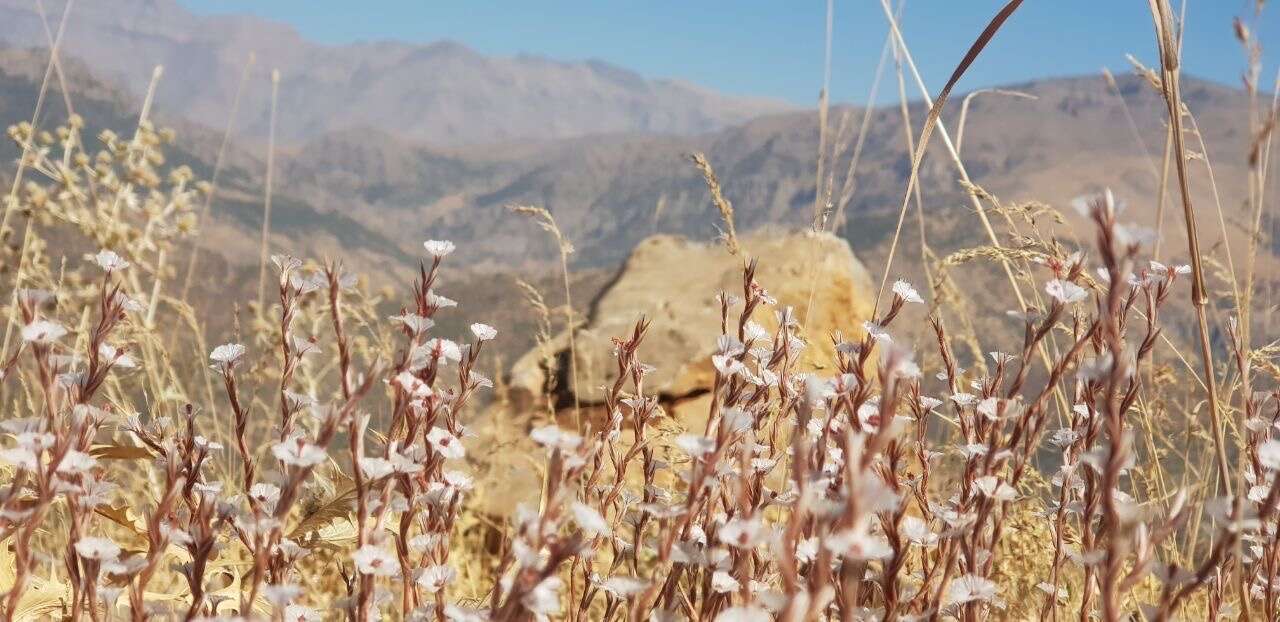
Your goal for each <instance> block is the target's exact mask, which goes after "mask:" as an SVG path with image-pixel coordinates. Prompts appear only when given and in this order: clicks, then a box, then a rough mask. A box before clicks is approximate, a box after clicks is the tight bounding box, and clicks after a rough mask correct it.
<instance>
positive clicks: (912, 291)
mask: <svg viewBox="0 0 1280 622" xmlns="http://www.w3.org/2000/svg"><path fill="white" fill-rule="evenodd" d="M893 293H894V294H896V295H897V296H898V297H899V298H901V299H902V301H903V302H910V303H914V304H922V303H924V299H923V298H921V297H920V292H917V291H916V288H914V287H912V286H911V284H910V283H908V282H906V281H904V280H902V279H898V280H897V281H894V282H893Z"/></svg>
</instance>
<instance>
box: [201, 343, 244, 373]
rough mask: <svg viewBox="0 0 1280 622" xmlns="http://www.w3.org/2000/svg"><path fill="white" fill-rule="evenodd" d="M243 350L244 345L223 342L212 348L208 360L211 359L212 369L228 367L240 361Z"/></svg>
mask: <svg viewBox="0 0 1280 622" xmlns="http://www.w3.org/2000/svg"><path fill="white" fill-rule="evenodd" d="M244 352H245V349H244V346H242V345H240V344H238V343H224V344H222V345H220V346H218V347H216V348H214V349H213V353H211V354H210V355H209V360H211V361H213V367H214V369H230V368H231V367H233V366H235V364H236V363H238V362H239V361H240V359H241V357H243V356H244Z"/></svg>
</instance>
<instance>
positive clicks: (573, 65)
mask: <svg viewBox="0 0 1280 622" xmlns="http://www.w3.org/2000/svg"><path fill="white" fill-rule="evenodd" d="M44 6H45V8H46V11H47V12H46V18H47V19H48V21H49V24H50V31H53V32H56V31H57V27H58V21H59V19H60V18H61V15H62V9H63V7H64V6H65V0H51V1H47V2H45V3H44ZM0 24H4V26H3V27H0V42H4V43H7V44H9V45H11V46H15V47H32V46H38V47H47V46H48V41H49V37H48V35H47V34H46V32H45V28H44V25H43V23H42V21H41V16H40V13H39V11H38V10H37V5H36V3H35V2H32V1H31V0H0ZM62 46H63V47H62V49H63V50H64V51H65V52H66V53H67V54H68V55H70V56H73V57H78V58H82V59H88V60H90V64H91V66H92V68H93V69H94V71H95V72H96V73H97V74H98V75H99V76H100V77H101V78H103V79H104V80H107V81H109V82H112V83H116V84H119V85H120V86H121V87H122V88H124V89H125V90H126V91H128V92H129V93H132V94H133V95H135V96H137V95H140V94H142V93H145V92H146V90H147V88H148V85H149V83H150V81H151V76H152V70H153V68H154V67H155V66H156V65H161V66H163V67H164V75H163V77H162V79H161V81H160V83H159V85H158V89H157V92H156V102H157V110H158V113H160V114H161V116H162V117H163V116H165V115H167V116H169V117H182V118H186V119H198V120H201V121H203V122H205V123H207V124H209V125H211V126H216V127H222V125H223V124H224V123H225V119H226V118H227V116H228V114H229V112H230V110H231V108H232V102H233V100H234V99H235V95H236V93H237V91H238V90H239V86H240V83H241V78H242V76H243V75H245V71H246V64H247V63H248V62H249V58H250V55H251V54H252V56H253V57H254V59H255V60H254V62H253V64H252V66H251V67H249V69H248V74H247V75H248V80H247V82H246V88H245V89H244V91H243V98H242V100H241V103H240V112H241V114H240V119H239V122H238V123H237V128H238V129H237V133H238V134H239V135H240V136H241V137H245V138H254V139H259V140H260V139H262V138H263V137H265V136H266V133H267V130H268V126H269V119H270V112H269V111H270V93H271V87H270V75H271V72H272V71H273V70H278V71H279V72H280V96H279V110H280V111H281V113H280V114H279V116H278V131H277V133H278V137H279V139H280V140H281V141H283V142H286V143H297V142H301V141H306V140H311V139H315V138H317V137H320V136H323V135H325V134H328V133H331V132H342V131H347V130H360V131H363V130H366V129H373V130H378V131H382V132H388V133H392V134H395V135H396V136H399V137H402V138H405V139H409V140H413V141H422V142H427V143H430V144H434V145H457V144H472V143H481V142H498V141H506V140H518V139H555V138H567V137H572V136H584V135H589V134H601V133H610V132H648V133H675V134H690V133H700V132H709V131H714V130H718V129H721V128H723V127H726V126H728V125H732V124H735V123H740V122H742V121H745V120H747V119H750V118H753V117H755V116H759V115H760V114H764V113H768V112H776V111H781V110H785V109H788V108H789V106H787V105H786V104H784V103H782V102H780V101H771V100H767V99H752V98H742V97H729V96H725V95H721V94H719V93H715V92H713V91H710V90H707V89H703V88H700V87H698V86H695V85H692V84H687V83H683V82H678V81H673V80H651V79H646V78H645V77H642V76H640V75H638V74H636V73H634V72H632V71H629V70H627V69H624V68H621V67H617V66H614V65H610V64H608V63H604V62H600V61H586V62H560V61H556V60H551V59H547V58H541V57H536V56H529V55H524V56H517V57H510V58H507V57H492V56H484V55H481V54H479V53H477V52H475V51H474V50H472V49H470V48H468V47H466V46H464V45H462V44H460V43H456V42H451V41H441V42H436V43H431V44H426V45H418V44H410V43H400V42H390V41H383V42H370V43H359V44H352V45H342V46H329V45H321V44H318V43H314V42H311V41H308V40H307V39H305V38H303V37H302V36H301V35H299V34H298V32H297V31H295V30H294V29H292V28H291V27H289V26H286V25H284V24H279V23H276V22H272V21H268V20H263V19H260V18H256V17H251V16H234V15H229V16H200V15H195V14H193V13H191V12H190V11H188V10H186V9H185V8H184V7H183V6H182V5H180V4H179V3H178V2H177V1H176V0H110V1H109V2H104V1H92V0H91V1H86V2H79V3H77V4H75V5H74V7H73V10H72V12H71V14H70V18H69V21H68V24H67V27H66V32H65V34H64V36H63V43H62Z"/></svg>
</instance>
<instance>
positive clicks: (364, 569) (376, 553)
mask: <svg viewBox="0 0 1280 622" xmlns="http://www.w3.org/2000/svg"><path fill="white" fill-rule="evenodd" d="M351 560H352V561H354V562H355V563H356V570H358V571H359V572H360V574H368V575H373V576H375V577H393V576H395V575H396V574H399V572H400V565H399V564H398V563H397V562H396V557H395V555H392V554H391V552H390V551H387V550H386V549H384V548H382V547H380V546H374V545H372V544H366V545H364V546H362V547H360V548H359V549H357V550H356V552H355V553H352V554H351Z"/></svg>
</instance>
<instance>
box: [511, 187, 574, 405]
mask: <svg viewBox="0 0 1280 622" xmlns="http://www.w3.org/2000/svg"><path fill="white" fill-rule="evenodd" d="M507 209H509V210H511V211H512V212H513V213H515V214H519V215H522V216H527V217H529V218H531V219H533V221H534V222H536V223H538V226H539V227H540V228H541V229H542V230H543V231H546V232H547V233H549V234H551V237H552V239H554V240H555V243H556V252H557V254H558V255H559V259H560V277H561V281H562V282H563V284H564V315H565V320H564V323H565V334H566V335H567V338H568V340H569V382H570V386H571V388H572V390H573V416H574V420H575V421H576V422H578V423H581V421H582V403H581V402H582V398H581V397H580V396H581V393H579V387H578V342H577V337H576V336H575V333H576V332H577V331H578V320H577V316H576V315H575V312H574V310H573V294H572V293H571V289H572V288H571V287H570V279H569V255H572V254H573V251H574V248H573V243H572V242H570V241H569V238H567V237H565V235H564V233H562V232H561V231H560V227H559V225H557V224H556V219H555V217H554V216H552V215H551V212H550V211H548V210H547V209H546V208H545V207H535V206H529V205H511V206H508V207H507Z"/></svg>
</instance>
